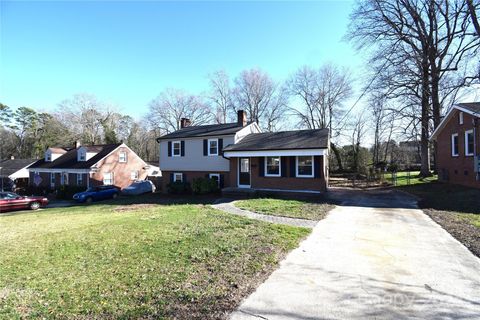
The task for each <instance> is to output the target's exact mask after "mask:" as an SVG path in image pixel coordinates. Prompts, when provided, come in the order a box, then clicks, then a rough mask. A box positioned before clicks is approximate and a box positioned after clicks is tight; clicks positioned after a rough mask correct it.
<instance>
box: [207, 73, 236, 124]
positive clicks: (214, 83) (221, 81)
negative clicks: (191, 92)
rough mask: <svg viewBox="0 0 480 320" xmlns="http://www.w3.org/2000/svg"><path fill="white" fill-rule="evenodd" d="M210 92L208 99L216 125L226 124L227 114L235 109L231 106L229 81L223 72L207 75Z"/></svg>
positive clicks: (231, 92)
mask: <svg viewBox="0 0 480 320" xmlns="http://www.w3.org/2000/svg"><path fill="white" fill-rule="evenodd" d="M209 80H210V91H209V93H208V99H209V100H210V101H211V103H212V104H213V107H214V109H215V110H214V112H215V121H216V122H217V123H226V122H227V119H228V114H229V113H230V112H232V111H233V110H234V109H235V107H234V104H233V91H232V89H231V88H230V79H229V78H228V75H227V73H226V72H225V71H223V70H221V71H216V72H214V73H212V74H211V75H209Z"/></svg>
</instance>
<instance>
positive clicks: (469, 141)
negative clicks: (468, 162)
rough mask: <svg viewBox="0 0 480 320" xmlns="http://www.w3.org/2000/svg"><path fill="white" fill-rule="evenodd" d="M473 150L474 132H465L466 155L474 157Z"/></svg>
mask: <svg viewBox="0 0 480 320" xmlns="http://www.w3.org/2000/svg"><path fill="white" fill-rule="evenodd" d="M473 149H474V144H473V130H468V131H465V155H466V156H473V152H474V150H473Z"/></svg>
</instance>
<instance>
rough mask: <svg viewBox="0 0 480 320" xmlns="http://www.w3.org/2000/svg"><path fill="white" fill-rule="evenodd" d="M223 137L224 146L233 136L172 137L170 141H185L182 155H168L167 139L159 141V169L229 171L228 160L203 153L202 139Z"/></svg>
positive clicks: (232, 139) (230, 141) (229, 142)
mask: <svg viewBox="0 0 480 320" xmlns="http://www.w3.org/2000/svg"><path fill="white" fill-rule="evenodd" d="M216 138H223V147H224V148H225V147H226V146H228V145H229V144H232V143H233V141H234V136H233V135H231V136H218V137H217V136H213V137H201V138H200V137H199V138H190V139H188V138H183V139H172V140H170V141H181V140H183V141H185V156H184V157H169V156H168V140H162V141H161V142H160V170H162V171H229V170H230V161H228V160H227V159H225V158H223V157H222V156H221V155H218V156H204V155H203V140H204V139H207V140H208V139H216Z"/></svg>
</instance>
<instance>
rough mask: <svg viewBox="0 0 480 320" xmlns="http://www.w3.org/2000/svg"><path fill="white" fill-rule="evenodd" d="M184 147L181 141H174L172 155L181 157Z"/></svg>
mask: <svg viewBox="0 0 480 320" xmlns="http://www.w3.org/2000/svg"><path fill="white" fill-rule="evenodd" d="M181 149H182V145H181V143H180V141H173V143H172V155H173V156H174V157H180V154H181Z"/></svg>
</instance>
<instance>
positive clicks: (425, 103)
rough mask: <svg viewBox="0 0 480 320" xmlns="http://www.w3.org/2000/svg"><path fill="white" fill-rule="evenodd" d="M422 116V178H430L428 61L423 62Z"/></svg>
mask: <svg viewBox="0 0 480 320" xmlns="http://www.w3.org/2000/svg"><path fill="white" fill-rule="evenodd" d="M422 62H423V63H422V78H423V79H422V116H421V119H420V123H421V126H422V130H421V137H420V148H421V169H420V176H421V177H428V176H431V173H430V157H429V152H428V138H429V130H428V128H429V114H430V112H429V111H430V110H429V107H430V106H429V73H428V69H429V68H428V63H427V62H426V59H423V61H422Z"/></svg>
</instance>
